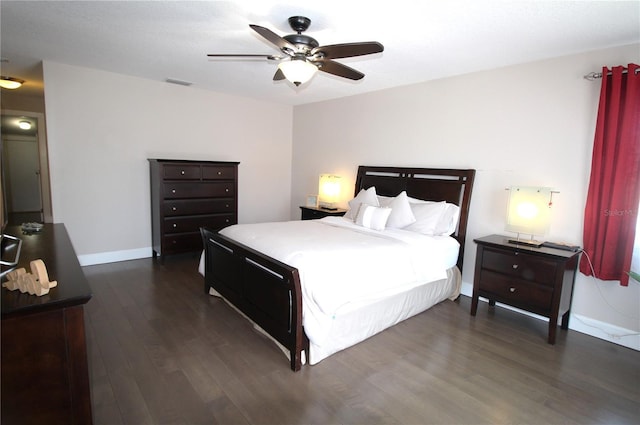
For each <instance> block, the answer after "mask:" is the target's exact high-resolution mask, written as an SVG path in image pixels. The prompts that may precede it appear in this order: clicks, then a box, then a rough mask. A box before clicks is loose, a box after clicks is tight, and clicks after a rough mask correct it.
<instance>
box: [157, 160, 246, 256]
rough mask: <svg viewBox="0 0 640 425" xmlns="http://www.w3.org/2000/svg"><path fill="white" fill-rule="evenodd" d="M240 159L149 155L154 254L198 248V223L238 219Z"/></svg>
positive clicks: (219, 223)
mask: <svg viewBox="0 0 640 425" xmlns="http://www.w3.org/2000/svg"><path fill="white" fill-rule="evenodd" d="M238 164H239V163H238V162H216V161H187V160H173V159H149V165H150V171H151V229H152V232H151V234H152V244H153V256H154V257H157V256H158V255H159V256H160V258H161V259H163V257H164V256H165V255H171V254H179V253H184V252H193V251H201V250H202V249H203V247H202V238H201V236H200V227H207V228H209V229H212V230H219V229H221V228H223V227H227V226H229V225H231V224H236V223H237V222H238Z"/></svg>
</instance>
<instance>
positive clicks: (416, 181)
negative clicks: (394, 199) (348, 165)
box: [355, 165, 476, 271]
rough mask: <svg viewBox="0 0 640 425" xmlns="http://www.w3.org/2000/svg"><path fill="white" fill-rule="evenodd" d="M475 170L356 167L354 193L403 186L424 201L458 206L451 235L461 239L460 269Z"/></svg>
mask: <svg viewBox="0 0 640 425" xmlns="http://www.w3.org/2000/svg"><path fill="white" fill-rule="evenodd" d="M475 175H476V170H472V169H468V170H456V169H443V168H402V167H371V166H364V165H361V166H359V167H358V175H357V177H356V186H355V195H357V194H358V192H360V190H361V189H368V188H370V187H371V186H375V188H376V193H377V194H378V195H382V196H396V195H398V194H399V193H400V192H402V191H403V190H406V191H407V195H409V196H411V197H413V198H418V199H422V200H425V201H447V202H449V203H452V204H456V205H458V206H459V207H460V220H459V221H458V228H457V230H456V233H455V234H454V235H453V236H454V237H455V238H456V239H457V240H458V242H459V243H460V253H459V254H458V268H459V269H460V270H461V271H462V263H463V259H464V244H465V238H466V234H467V222H468V219H469V205H470V203H471V190H472V189H473V179H474V177H475Z"/></svg>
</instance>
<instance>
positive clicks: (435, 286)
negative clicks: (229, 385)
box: [201, 166, 475, 371]
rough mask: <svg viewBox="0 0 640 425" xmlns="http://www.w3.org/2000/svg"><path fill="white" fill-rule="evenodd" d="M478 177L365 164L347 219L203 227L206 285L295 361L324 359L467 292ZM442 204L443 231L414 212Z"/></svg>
mask: <svg viewBox="0 0 640 425" xmlns="http://www.w3.org/2000/svg"><path fill="white" fill-rule="evenodd" d="M474 177H475V170H472V169H433V168H401V167H372V166H360V167H358V173H357V177H356V184H355V192H354V195H355V196H354V199H352V200H351V201H350V203H349V204H350V210H349V211H348V212H347V214H346V215H345V218H343V217H326V218H323V219H321V220H308V221H291V222H282V223H258V224H242V225H234V226H229V227H227V228H225V229H222V230H221V231H219V232H213V231H210V230H208V229H201V232H202V237H203V243H204V247H205V249H204V252H203V257H202V261H201V273H203V274H204V290H205V293H207V294H212V295H216V296H221V297H223V298H224V299H225V300H226V301H227V302H228V303H229V304H231V305H232V306H233V307H234V308H235V309H236V310H238V311H239V312H240V313H241V314H243V315H245V316H246V317H247V318H248V319H250V320H251V321H252V322H254V324H255V325H256V326H257V327H258V328H259V329H260V330H261V331H263V332H264V333H266V334H267V335H268V336H269V337H271V338H272V339H273V340H274V341H275V342H277V343H278V344H279V345H280V347H281V348H282V349H283V350H284V351H285V353H287V354H288V357H289V359H290V365H291V369H292V370H294V371H298V370H300V368H301V366H302V364H303V363H309V364H316V363H318V362H319V361H321V360H323V359H324V358H326V357H328V356H330V355H331V354H334V353H336V352H338V351H341V350H343V349H345V348H347V347H349V346H352V345H354V344H356V343H358V342H360V341H362V340H364V339H366V338H368V337H370V336H372V335H375V334H376V333H378V332H380V331H382V330H384V329H386V328H388V327H390V326H393V325H394V324H396V323H398V322H400V321H402V320H405V319H407V318H409V317H411V316H413V315H415V314H418V313H420V312H422V311H425V310H427V309H428V308H430V307H431V306H433V305H435V304H437V303H439V302H441V301H443V300H446V299H455V298H457V297H458V295H459V293H460V282H461V270H462V265H463V258H464V243H465V236H466V228H467V221H468V215H469V205H470V200H471V192H472V187H473V180H474ZM372 197H375V198H372ZM400 202H401V203H400ZM407 202H408V204H409V206H410V210H411V211H412V216H413V219H414V221H413V222H411V221H410V220H409V218H407V216H406V215H407V214H409V213H406V209H407ZM375 203H377V205H374V204H375ZM436 210H437V211H438V213H437V214H438V217H439V218H438V223H439V224H438V225H437V226H436V227H441V224H442V222H443V217H445V216H446V217H447V218H448V220H449V222H448V224H447V226H448V230H447V231H446V232H444V233H442V232H441V230H442V229H441V230H439V231H438V232H435V234H433V232H432V233H429V232H431V230H432V229H431V228H429V229H428V230H425V227H424V224H425V223H427V222H429V223H435V221H434V220H431V219H429V220H418V221H416V219H415V217H416V216H419V217H421V216H420V214H425V213H424V212H426V214H434V211H436ZM400 211H403V213H402V214H400ZM443 211H447V212H449V211H453V213H442V212H443ZM405 213H406V214H405ZM413 213H415V214H413ZM390 214H391V215H390ZM385 216H386V217H385ZM451 217H453V218H451ZM452 220H453V221H452ZM392 222H393V223H394V226H391V224H392ZM406 223H409V224H406ZM385 226H386V227H385ZM412 226H413V227H412ZM416 226H418V227H416ZM421 226H422V227H421ZM411 230H415V231H411ZM448 233H450V235H448ZM425 235H427V236H425ZM343 237H346V238H348V239H349V245H347V244H346V243H344V244H343V242H342V241H343V239H342V238H343ZM294 243H295V245H292V244H294ZM415 246H417V247H419V250H418V251H414V248H410V247H415ZM290 247H291V248H290ZM356 247H358V248H356ZM362 247H366V248H367V249H368V250H369V251H363V250H362ZM409 249H411V251H410V250H409ZM382 265H385V268H382V267H381V266H382ZM303 313H304V314H303Z"/></svg>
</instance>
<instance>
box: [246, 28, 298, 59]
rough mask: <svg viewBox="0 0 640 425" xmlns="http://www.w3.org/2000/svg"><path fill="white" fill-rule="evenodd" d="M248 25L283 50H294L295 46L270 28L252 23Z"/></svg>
mask: <svg viewBox="0 0 640 425" xmlns="http://www.w3.org/2000/svg"><path fill="white" fill-rule="evenodd" d="M249 26H250V27H251V29H253V30H254V31H255V32H257V33H258V34H260V35H261V36H262V37H264V38H266V39H267V40H268V41H269V42H271V43H273V44H275V45H276V46H277V47H278V48H279V49H280V50H282V51H283V52H287V51H291V53H293V52H295V51H296V46H294V45H293V44H291V43H289V42H288V41H287V40H285V39H284V38H282V37H280V36H279V35H278V34H276V33H275V32H273V31H271V30H270V29H268V28H265V27H261V26H259V25H253V24H249Z"/></svg>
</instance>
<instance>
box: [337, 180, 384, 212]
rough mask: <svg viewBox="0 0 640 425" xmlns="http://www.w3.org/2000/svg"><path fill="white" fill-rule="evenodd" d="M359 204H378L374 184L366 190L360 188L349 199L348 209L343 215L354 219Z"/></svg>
mask: <svg viewBox="0 0 640 425" xmlns="http://www.w3.org/2000/svg"><path fill="white" fill-rule="evenodd" d="M360 204H367V205H372V206H374V207H378V206H380V204H379V203H378V197H377V196H376V188H375V186H371V187H370V188H369V189H366V190H365V189H360V192H358V195H357V196H356V197H355V198H353V199H352V200H350V201H349V211H347V212H346V214H345V215H344V217H345V218H349V219H351V220H355V219H356V215H357V214H358V209H359V208H360Z"/></svg>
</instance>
